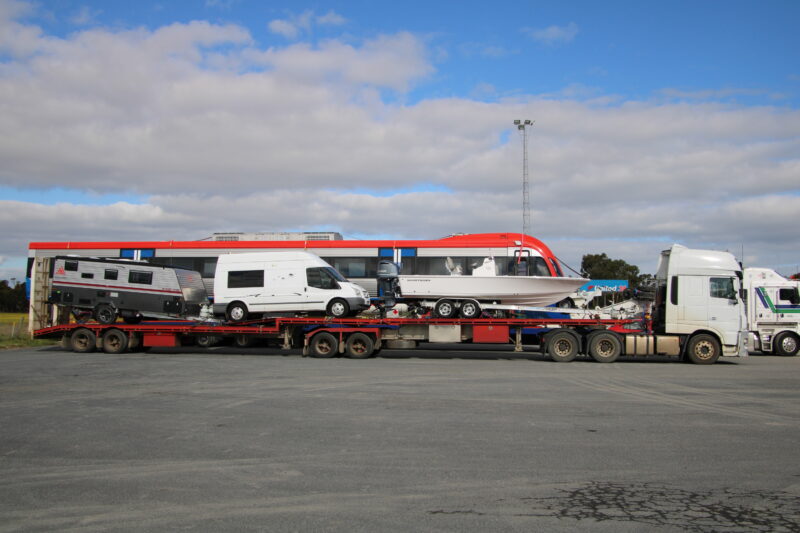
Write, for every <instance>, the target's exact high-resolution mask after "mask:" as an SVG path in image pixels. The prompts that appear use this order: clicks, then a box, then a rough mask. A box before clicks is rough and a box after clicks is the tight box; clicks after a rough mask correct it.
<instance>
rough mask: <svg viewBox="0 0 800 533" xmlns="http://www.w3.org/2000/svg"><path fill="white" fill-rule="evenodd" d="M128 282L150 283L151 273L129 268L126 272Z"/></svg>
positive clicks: (151, 280)
mask: <svg viewBox="0 0 800 533" xmlns="http://www.w3.org/2000/svg"><path fill="white" fill-rule="evenodd" d="M128 283H138V284H139V285H152V284H153V273H152V272H142V271H141V270H131V271H130V273H129V274H128Z"/></svg>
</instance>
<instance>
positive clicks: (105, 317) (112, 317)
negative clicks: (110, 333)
mask: <svg viewBox="0 0 800 533" xmlns="http://www.w3.org/2000/svg"><path fill="white" fill-rule="evenodd" d="M94 319H95V320H96V321H97V322H98V323H100V324H105V325H108V324H113V323H114V322H116V321H117V310H116V309H114V308H113V307H111V306H110V305H108V304H98V305H97V307H95V308H94Z"/></svg>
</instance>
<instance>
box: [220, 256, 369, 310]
mask: <svg viewBox="0 0 800 533" xmlns="http://www.w3.org/2000/svg"><path fill="white" fill-rule="evenodd" d="M369 306H370V299H369V293H368V292H367V291H366V290H364V289H363V288H362V287H360V286H358V285H356V284H354V283H350V282H349V281H347V280H346V279H345V278H344V277H343V276H342V275H341V274H340V273H339V272H338V271H337V270H336V269H334V268H333V267H332V266H331V265H329V264H328V263H326V262H325V261H323V260H322V259H320V258H319V257H318V256H316V255H314V254H312V253H310V252H301V251H296V252H295V251H293V252H261V253H242V254H226V255H221V256H219V260H218V261H217V270H216V274H215V276H214V314H217V315H223V314H224V315H225V318H226V319H227V320H229V321H231V322H241V321H243V320H247V318H248V317H249V316H250V315H261V314H264V313H287V312H289V313H294V312H325V313H327V314H328V315H329V316H332V317H336V318H341V317H346V316H348V315H351V314H357V313H359V312H360V311H362V310H364V309H367V308H368V307H369Z"/></svg>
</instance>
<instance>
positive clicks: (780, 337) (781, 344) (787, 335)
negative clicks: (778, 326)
mask: <svg viewBox="0 0 800 533" xmlns="http://www.w3.org/2000/svg"><path fill="white" fill-rule="evenodd" d="M772 346H773V351H774V352H775V355H786V356H789V357H791V356H794V355H797V349H798V343H797V336H796V335H795V334H793V333H791V332H789V331H784V332H782V333H778V334H777V335H776V336H775V339H774V340H773V341H772Z"/></svg>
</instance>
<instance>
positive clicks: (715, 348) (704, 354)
mask: <svg viewBox="0 0 800 533" xmlns="http://www.w3.org/2000/svg"><path fill="white" fill-rule="evenodd" d="M720 353H721V348H720V345H719V341H717V339H715V338H714V337H713V336H711V335H708V334H706V333H701V334H700V335H695V336H694V337H692V338H691V339H689V342H688V343H686V358H687V359H688V360H689V361H690V362H692V363H694V364H696V365H712V364H714V363H716V362H717V359H719V356H720Z"/></svg>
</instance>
